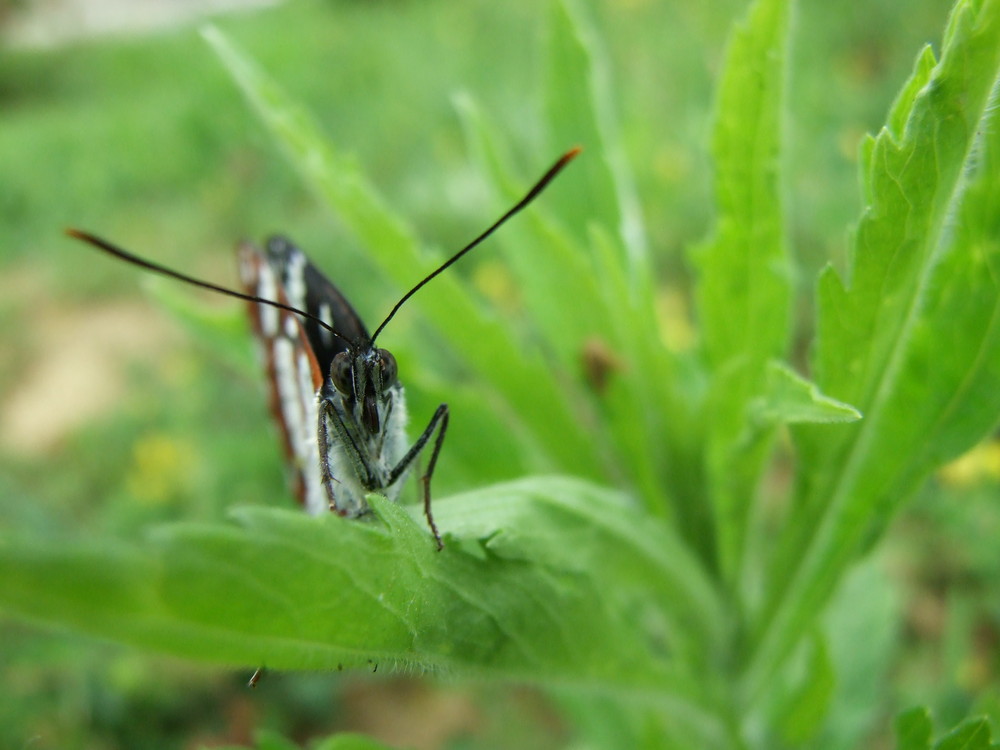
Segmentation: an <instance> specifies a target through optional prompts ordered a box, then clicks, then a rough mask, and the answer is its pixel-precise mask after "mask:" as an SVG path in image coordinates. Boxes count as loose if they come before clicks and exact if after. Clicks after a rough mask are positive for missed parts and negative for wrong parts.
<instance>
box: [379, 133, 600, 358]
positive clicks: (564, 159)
mask: <svg viewBox="0 0 1000 750" xmlns="http://www.w3.org/2000/svg"><path fill="white" fill-rule="evenodd" d="M580 151H582V149H581V148H580V147H579V146H575V147H574V148H571V149H570V150H569V151H567V152H566V153H565V154H563V155H562V156H560V157H559V160H558V161H556V163H555V164H553V165H552V166H551V167H549V171H548V172H546V173H545V174H544V175H542V178H541V179H540V180H539V181H538V182H536V183H535V186H534V187H533V188H531V190H529V191H528V192H527V194H526V195H525V196H524V197H523V198H521V200H519V201H518V202H517V203H516V204H515V205H514V207H513V208H511V209H509V210H508V211H507V213H505V214H504V215H503V216H501V217H500V218H499V219H497V220H496V221H495V222H493V224H492V225H491V226H490V228H489V229H487V230H486V231H485V232H483V233H482V234H480V235H479V236H478V237H476V239H474V240H473V241H472V242H470V243H469V244H468V245H466V246H465V247H463V248H462V249H461V250H459V251H458V252H457V253H455V254H454V255H452V256H451V257H450V258H449V259H448V260H446V261H445V262H444V263H442V264H441V265H440V266H438V267H437V269H436V270H434V271H432V272H431V273H430V274H428V275H427V276H425V277H424V278H423V279H421V281H420V282H419V283H418V284H417V285H416V286H415V287H413V288H412V289H411V290H410V291H408V292H407V293H406V294H404V295H403V296H402V298H401V299H400V300H399V302H397V303H396V306H395V307H393V308H392V310H390V311H389V314H388V315H387V316H386V318H385V320H383V321H382V324H381V325H380V326H379V327H378V328H376V329H375V333H373V334H372V339H371V340H372V343H374V342H375V339H377V338H378V335H379V334H380V333H381V332H382V329H383V328H385V327H386V324H387V323H388V322H389V321H390V320H392V318H393V316H394V315H395V314H396V313H397V312H398V311H399V308H401V307H402V306H403V304H404V303H405V302H406V301H407V300H408V299H409V298H410V297H412V296H413V295H414V294H416V293H417V292H418V291H419V290H420V289H421V287H423V286H424V285H425V284H426V283H427V282H429V281H430V280H431V279H433V278H434V277H435V276H437V275H438V274H439V273H441V272H442V271H444V270H445V269H446V268H448V267H449V266H451V265H453V264H454V263H455V262H456V261H457V260H458V259H459V258H461V257H462V256H463V255H465V254H466V253H467V252H469V251H470V250H471V249H472V248H474V247H476V245H478V244H480V243H481V242H482V241H483V240H485V239H486V238H487V237H489V236H490V235H491V234H493V233H494V232H495V231H496V230H497V229H499V228H500V225H502V224H503V223H504V222H506V221H507V219H509V218H510V217H511V216H513V215H514V214H516V213H517V212H518V211H520V210H521V209H522V208H524V207H525V206H527V205H528V204H529V203H531V201H533V200H534V199H535V198H537V197H538V194H539V193H541V192H542V191H543V190H544V189H545V188H546V187H547V186H548V184H549V183H550V182H552V180H553V179H555V176H556V175H557V174H559V173H560V172H561V171H562V169H563V167H565V166H566V165H567V164H569V163H570V161H572V160H573V158H574V157H575V156H576V155H577V154H579V153H580Z"/></svg>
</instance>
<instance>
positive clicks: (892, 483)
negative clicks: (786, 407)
mask: <svg viewBox="0 0 1000 750" xmlns="http://www.w3.org/2000/svg"><path fill="white" fill-rule="evenodd" d="M998 75H1000V2H997V1H996V0H984V1H983V2H959V3H958V4H957V5H956V8H955V10H954V12H953V14H952V16H951V19H950V22H949V26H948V30H947V32H946V34H945V44H944V48H943V54H942V57H941V60H940V62H938V63H937V64H935V65H931V57H930V53H929V52H928V51H924V52H923V53H922V54H921V55H920V57H919V58H918V61H917V64H916V69H915V72H914V75H913V78H912V79H911V81H910V82H908V83H907V84H906V85H905V86H904V87H903V90H902V93H901V94H900V96H899V98H898V99H897V101H896V103H895V104H894V106H893V109H892V112H891V113H890V116H889V120H888V125H887V127H886V128H884V129H883V130H882V132H881V133H880V134H879V135H878V137H877V138H876V139H874V140H869V141H868V143H867V144H866V146H865V149H864V150H863V154H862V156H863V165H862V169H863V178H864V183H865V190H866V196H867V199H868V201H869V205H868V206H867V207H866V208H865V211H864V213H863V215H862V218H861V222H860V224H859V226H858V230H857V234H856V238H855V247H854V252H853V255H852V257H851V262H850V267H849V269H848V271H849V272H848V274H847V280H846V281H845V280H842V279H841V278H840V277H839V276H838V275H837V274H836V273H835V272H834V271H833V270H832V269H827V270H826V271H825V272H824V273H823V275H822V277H821V279H820V285H819V297H818V307H819V310H818V316H819V322H818V327H817V339H816V346H815V357H814V373H813V376H814V380H815V382H816V384H817V385H818V386H819V387H820V388H821V389H822V390H823V392H824V393H826V394H828V395H829V396H830V397H832V398H835V399H838V400H841V401H844V402H846V403H850V404H853V405H854V406H856V407H857V408H858V409H859V410H860V411H861V412H863V413H864V415H865V418H864V419H863V420H861V421H860V422H857V423H855V424H850V425H841V426H837V427H836V428H833V427H824V428H822V429H820V428H817V427H809V426H803V427H800V428H798V429H797V430H796V431H795V433H794V434H795V437H796V444H797V447H798V449H799V451H800V461H799V469H800V479H799V481H798V483H797V486H798V488H799V490H800V491H799V495H798V497H797V498H796V502H795V505H794V507H793V510H792V513H791V515H790V517H789V518H788V519H787V520H786V522H785V524H784V527H785V528H786V529H788V531H787V533H786V534H785V537H784V539H783V540H782V542H781V544H780V545H779V547H778V553H777V555H776V556H775V559H774V562H773V565H772V568H771V571H772V575H771V578H772V580H773V585H772V588H771V591H770V593H769V596H768V601H767V604H766V605H765V608H764V612H763V617H761V618H760V620H759V621H758V622H757V624H756V626H755V628H754V632H755V636H754V641H755V644H754V646H753V647H752V650H753V651H754V658H753V660H752V661H753V666H752V667H751V670H750V683H751V684H752V685H753V687H752V688H751V692H755V691H756V690H757V689H758V688H760V687H762V686H763V685H764V684H765V683H766V682H767V680H768V675H770V674H771V673H772V670H773V669H774V668H775V666H776V665H777V664H779V663H780V662H781V661H782V660H783V658H784V654H786V653H787V652H788V650H789V647H790V644H792V643H794V642H796V640H797V639H798V638H800V637H802V635H803V634H804V633H805V632H806V631H807V629H808V627H809V623H810V622H811V621H812V619H813V617H814V616H815V612H817V611H818V610H819V609H820V608H821V607H822V606H823V604H824V603H825V601H826V600H827V598H828V597H829V595H830V592H831V591H832V590H833V587H834V585H835V584H836V582H837V581H838V580H839V579H840V577H841V576H842V573H843V571H844V569H845V568H846V567H847V566H848V565H849V564H850V563H851V562H852V561H853V560H854V559H855V558H856V557H857V556H858V555H859V554H860V553H861V552H862V551H863V549H864V544H866V543H870V542H871V541H873V540H874V539H875V538H877V535H878V533H879V532H880V531H881V530H882V529H883V528H884V525H885V523H886V522H887V520H888V518H889V517H890V516H891V515H892V513H893V512H894V511H895V510H896V509H898V507H899V506H900V504H901V503H902V501H903V500H905V499H906V498H907V497H908V496H909V495H910V494H912V492H913V490H914V489H915V487H917V486H918V484H919V482H920V481H921V480H922V479H923V478H924V477H925V476H926V475H927V473H928V472H929V471H931V470H932V469H933V468H934V467H935V466H936V465H937V464H938V463H940V462H941V461H942V460H944V459H945V458H947V457H950V456H952V455H955V453H957V452H958V451H960V450H962V449H963V448H964V447H967V446H970V445H972V444H973V443H974V442H975V441H977V440H978V439H979V438H981V437H982V436H983V434H984V433H986V432H987V431H988V430H989V429H990V428H991V426H992V425H994V424H995V423H996V421H997V418H998V415H1000V389H997V388H996V382H997V379H998V376H1000V325H998V322H1000V284H998V283H997V279H998V276H997V274H996V269H997V251H998V249H1000V231H998V230H1000V224H998V219H997V217H998V216H1000V190H998V187H997V181H996V177H995V175H996V164H997V163H998V162H997V159H998V158H1000V156H998V154H1000V127H998V124H997V122H996V107H995V104H994V103H993V100H992V96H993V94H992V92H993V91H994V90H995V87H996V85H997V80H998Z"/></svg>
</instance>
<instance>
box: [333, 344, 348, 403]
mask: <svg viewBox="0 0 1000 750" xmlns="http://www.w3.org/2000/svg"><path fill="white" fill-rule="evenodd" d="M330 379H331V380H332V381H333V386H334V388H336V389H337V390H338V391H340V392H341V393H343V394H344V395H345V396H347V395H350V393H351V390H352V386H353V384H354V378H353V376H352V374H351V355H350V353H349V352H337V353H336V354H334V355H333V362H331V363H330Z"/></svg>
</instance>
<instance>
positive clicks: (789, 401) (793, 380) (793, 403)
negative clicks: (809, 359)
mask: <svg viewBox="0 0 1000 750" xmlns="http://www.w3.org/2000/svg"><path fill="white" fill-rule="evenodd" d="M764 387H765V388H766V390H765V392H764V394H763V395H762V396H760V397H759V398H757V399H755V400H754V401H753V402H752V403H751V404H750V414H751V415H752V417H753V421H754V422H756V423H758V424H761V423H763V424H801V423H810V422H811V423H815V424H825V423H830V422H854V421H857V420H858V419H861V413H860V412H858V410H857V409H855V408H854V407H853V406H851V405H850V404H845V403H843V402H841V401H837V399H835V398H830V397H829V396H824V395H823V394H822V393H820V391H819V388H817V387H816V384H815V383H811V382H809V381H808V380H806V379H805V378H803V377H802V376H801V375H799V374H798V373H796V372H795V371H794V370H792V369H791V368H790V367H788V365H786V364H784V363H783V362H769V363H768V366H767V380H766V381H765V386H764Z"/></svg>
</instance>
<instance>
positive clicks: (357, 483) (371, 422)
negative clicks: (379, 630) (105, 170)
mask: <svg viewBox="0 0 1000 750" xmlns="http://www.w3.org/2000/svg"><path fill="white" fill-rule="evenodd" d="M579 151H580V149H578V148H575V149H572V150H570V151H568V152H567V153H565V154H564V155H563V156H562V157H561V158H560V159H559V160H558V161H556V163H555V164H553V165H552V167H550V168H549V170H548V171H547V172H546V173H545V174H544V175H543V176H542V178H541V179H540V180H539V181H538V182H537V183H536V184H535V186H534V187H532V188H531V190H529V191H528V193H527V194H526V195H525V196H524V197H523V198H522V199H521V200H520V201H519V202H518V203H517V204H515V205H514V206H513V207H512V208H510V209H509V210H508V211H507V212H506V213H505V214H504V215H503V216H501V217H500V218H499V219H498V220H497V221H495V222H494V223H493V224H492V225H491V226H490V227H489V228H488V229H487V230H486V231H485V232H483V233H482V234H480V235H479V236H478V237H477V238H476V239H474V240H473V241H472V242H470V243H469V244H468V245H466V246H465V247H464V248H462V249H461V250H459V251H458V252H457V253H455V254H454V255H452V256H451V257H450V258H449V259H448V260H447V261H445V262H444V263H442V264H441V265H440V266H438V268H437V269H435V270H434V271H433V272H431V273H430V274H428V275H427V276H425V277H424V278H423V279H422V280H421V281H420V282H419V283H418V284H417V285H416V286H414V287H413V288H412V289H410V291H408V292H407V293H406V294H404V295H403V296H402V298H400V300H399V301H398V302H397V303H396V305H395V306H394V307H393V308H392V310H391V311H390V312H389V315H388V316H386V318H385V319H384V320H383V321H382V323H381V324H380V325H379V326H378V328H376V329H375V333H374V334H371V335H369V334H368V331H367V329H366V328H365V325H364V323H362V322H361V318H360V317H359V316H358V314H357V313H356V312H355V311H354V308H352V307H351V305H350V303H349V302H348V301H347V299H346V298H345V297H344V296H343V295H342V294H341V293H340V291H339V290H338V289H337V288H336V287H335V286H334V285H333V284H332V283H331V282H330V281H329V280H328V279H327V278H326V277H325V276H324V275H323V274H322V273H321V272H320V271H319V270H318V269H317V268H316V267H315V266H314V265H313V264H312V263H311V262H310V261H309V259H308V258H307V257H306V256H305V254H304V253H303V252H302V251H301V250H299V249H298V248H297V247H295V246H294V245H293V244H292V243H291V242H290V241H289V240H287V239H285V238H284V237H273V238H271V239H270V240H269V241H268V242H267V244H266V247H265V249H264V250H263V251H261V250H260V249H258V248H256V247H254V246H253V245H250V244H243V245H241V246H240V249H239V259H240V272H241V276H242V279H243V284H244V286H245V288H246V291H245V292H239V291H235V290H232V289H228V288H226V287H222V286H218V285H216V284H212V283H210V282H207V281H202V280H200V279H196V278H194V277H191V276H188V275H186V274H183V273H180V272H178V271H174V270H171V269H169V268H166V267H164V266H161V265H159V264H157V263H153V262H152V261H149V260H146V259H144V258H141V257H139V256H137V255H134V254H132V253H130V252H129V251H127V250H124V249H122V248H120V247H118V246H117V245H114V244H112V243H110V242H108V241H107V240H104V239H101V238H100V237H97V236H95V235H93V234H90V233H88V232H82V231H80V230H77V229H69V230H67V234H69V235H70V236H71V237H75V238H77V239H80V240H83V241H84V242H87V243H89V244H91V245H93V246H94V247H96V248H98V249H100V250H103V251H104V252H106V253H109V254H110V255H113V256H115V257H117V258H119V259H121V260H124V261H126V262H128V263H132V264H133V265H137V266H140V267H141V268H145V269H146V270H149V271H153V272H155V273H159V274H163V275H165V276H169V277H171V278H174V279H177V280H179V281H183V282H185V283H188V284H192V285H194V286H200V287H202V288H205V289H210V290H212V291H215V292H219V293H221V294H227V295H229V296H232V297H238V298H240V299H243V300H246V301H248V302H249V303H250V317H251V320H252V322H253V327H254V331H255V333H256V334H257V337H258V338H259V340H260V342H261V344H262V348H263V350H264V360H265V366H266V368H267V375H268V381H269V384H270V393H271V410H272V411H273V413H274V416H275V418H276V420H277V422H278V424H279V426H280V429H281V433H282V438H283V442H284V445H285V453H286V456H287V459H288V462H289V464H290V466H291V469H292V474H293V477H294V481H295V487H296V493H297V494H298V496H299V498H300V500H301V501H302V503H303V504H304V505H305V506H306V508H307V509H308V510H309V511H310V512H312V513H320V512H324V511H327V510H333V511H335V512H337V513H339V514H340V515H342V516H345V517H348V518H356V517H359V516H362V515H364V514H366V513H367V512H368V511H369V508H368V504H367V502H366V500H365V496H366V495H367V494H368V493H370V492H380V493H382V494H385V495H386V496H388V497H389V498H390V499H395V498H396V497H397V496H398V494H399V490H400V486H401V484H402V482H403V480H404V478H405V477H406V476H407V475H408V473H409V472H410V470H411V469H412V468H413V467H414V465H415V464H416V463H417V460H418V458H419V457H420V455H421V453H422V452H423V451H424V449H425V448H426V447H427V445H428V444H429V443H432V440H433V443H432V447H431V452H430V456H429V458H428V461H427V468H426V470H425V471H424V473H423V474H422V475H421V478H420V479H421V486H422V490H423V504H424V514H425V515H426V516H427V523H428V525H429V526H430V529H431V532H432V533H433V535H434V540H435V542H436V543H437V546H438V549H441V548H442V547H443V544H442V541H441V535H440V534H439V533H438V529H437V526H436V524H435V523H434V518H433V515H432V514H431V493H430V482H431V476H432V475H433V473H434V466H435V464H436V463H437V457H438V454H439V453H440V451H441V445H442V443H443V441H444V436H445V432H446V430H447V428H448V406H447V405H446V404H441V406H439V407H438V408H437V410H436V411H435V412H434V415H433V416H432V417H431V419H430V422H429V423H428V424H427V426H426V427H425V428H424V430H423V432H422V433H421V434H420V436H419V437H418V438H417V440H416V441H415V442H414V443H413V444H412V445H409V444H408V442H407V440H406V432H405V428H406V420H407V415H406V405H405V401H404V399H403V388H402V386H401V385H400V384H399V380H398V378H397V368H396V360H395V358H394V357H393V356H392V354H391V353H389V351H387V350H386V349H381V348H378V347H376V346H375V340H376V339H377V338H378V336H379V334H380V333H381V332H382V330H383V329H384V328H385V326H386V324H387V323H388V322H389V321H390V320H392V318H393V316H394V315H395V314H396V312H397V311H398V310H399V309H400V307H402V305H403V304H404V303H405V302H406V301H407V300H408V299H409V298H410V297H412V296H413V295H414V294H415V293H416V292H417V291H418V290H419V289H421V288H422V287H423V286H424V285H425V284H427V283H428V282H429V281H430V280H431V279H433V278H434V277H435V276H437V275H438V274H439V273H441V272H442V271H444V270H445V269H446V268H448V267H449V266H451V265H452V264H453V263H455V262H456V261H458V259H459V258H461V257H462V256H463V255H465V254H466V253H467V252H469V251H470V250H472V248H474V247H476V246H477V245H478V244H479V243H481V242H482V241H483V240H485V239H486V238H487V237H488V236H490V235H491V234H492V233H493V232H494V231H495V230H496V229H497V228H498V227H499V226H500V225H501V224H503V223H504V222H505V221H507V219H509V218H510V217H511V216H513V215H514V214H515V213H517V212H518V211H520V210H521V209H522V208H524V207H525V206H526V205H528V203H530V202H531V201H532V200H534V198H535V197H536V196H537V195H538V194H539V193H540V192H541V191H542V190H543V189H544V188H545V187H546V185H548V184H549V182H551V181H552V179H553V178H554V177H555V176H556V175H557V174H558V173H559V172H560V171H561V170H562V168H563V167H565V166H566V164H567V163H569V161H570V160H571V159H573V157H575V156H576V155H577V154H578V153H579Z"/></svg>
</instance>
